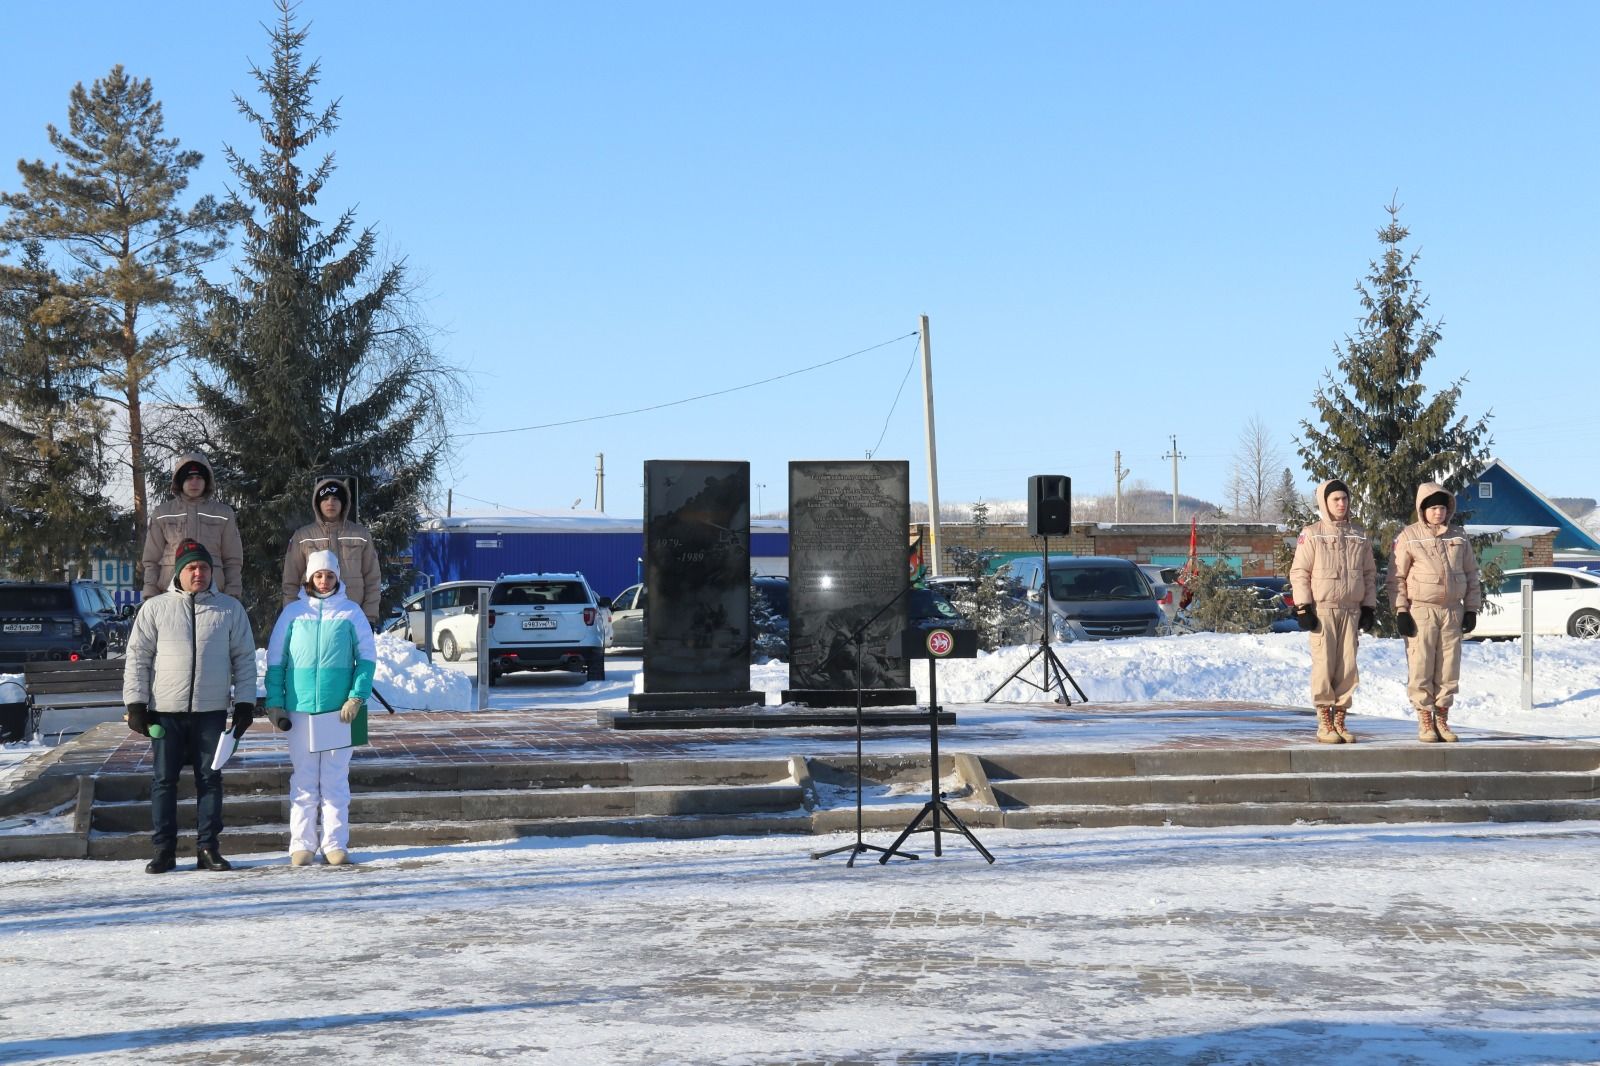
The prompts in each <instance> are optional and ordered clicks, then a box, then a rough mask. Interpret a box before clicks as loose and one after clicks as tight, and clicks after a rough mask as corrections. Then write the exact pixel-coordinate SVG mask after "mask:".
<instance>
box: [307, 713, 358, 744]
mask: <svg viewBox="0 0 1600 1066" xmlns="http://www.w3.org/2000/svg"><path fill="white" fill-rule="evenodd" d="M294 717H295V723H294V724H295V728H296V729H298V728H299V727H300V723H301V722H304V723H305V724H306V728H307V729H309V730H310V733H309V734H307V737H306V747H307V748H308V749H310V750H311V751H333V750H334V749H335V748H348V747H350V746H352V745H353V744H354V743H355V738H354V737H353V736H352V735H351V732H350V724H351V723H349V722H341V721H339V712H338V711H329V712H327V713H326V714H297V715H295V716H294Z"/></svg>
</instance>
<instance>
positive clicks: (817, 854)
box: [811, 584, 994, 868]
mask: <svg viewBox="0 0 1600 1066" xmlns="http://www.w3.org/2000/svg"><path fill="white" fill-rule="evenodd" d="M910 590H911V586H910V585H909V584H907V585H906V587H905V588H903V589H901V590H900V591H899V592H897V593H895V594H894V599H892V600H890V601H889V602H888V603H886V604H884V605H883V606H882V607H879V608H878V610H877V613H876V614H874V615H873V616H872V617H871V618H869V619H867V620H866V621H865V622H863V623H862V624H861V625H860V626H859V627H858V628H857V629H856V631H855V632H854V633H852V634H850V640H851V642H852V643H854V644H855V646H856V839H855V842H854V843H851V844H845V845H844V846H842V847H837V848H829V849H828V850H827V851H813V852H812V853H811V857H812V858H813V859H825V858H827V857H828V856H829V855H837V854H839V853H840V852H841V851H848V852H849V853H850V858H849V859H848V860H847V861H846V862H845V866H847V867H850V868H854V867H855V864H856V856H858V855H860V854H862V853H863V852H868V851H878V852H883V853H884V854H883V857H882V858H881V859H879V860H878V861H879V862H880V863H884V862H888V861H889V855H888V852H889V851H890V849H889V848H880V847H878V846H877V845H875V844H868V843H866V842H865V841H863V840H862V839H861V689H862V668H861V667H862V656H861V646H862V645H863V644H865V643H866V639H867V630H868V629H869V628H870V627H871V626H872V623H874V622H876V621H877V620H878V619H879V618H880V617H882V615H883V612H884V611H887V610H888V609H889V608H891V607H893V606H894V605H895V604H897V603H899V602H900V598H901V597H902V596H904V595H905V594H906V593H907V592H909V591H910ZM934 728H935V729H937V728H938V726H935V727H934ZM934 776H935V777H938V771H937V770H935V771H934ZM899 854H900V856H901V857H902V858H906V859H915V858H917V856H916V855H914V854H912V853H911V852H909V851H902V852H900V853H899ZM990 861H991V862H992V861H994V860H992V859H991V860H990Z"/></svg>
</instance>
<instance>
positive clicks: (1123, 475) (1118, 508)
mask: <svg viewBox="0 0 1600 1066" xmlns="http://www.w3.org/2000/svg"><path fill="white" fill-rule="evenodd" d="M1116 462H1117V470H1116V472H1117V502H1116V505H1115V508H1114V509H1113V511H1112V512H1111V520H1112V521H1113V522H1117V523H1119V524H1120V523H1121V522H1122V483H1123V481H1125V480H1126V479H1127V477H1128V475H1129V474H1131V473H1133V471H1132V470H1124V469H1122V453H1121V452H1118V453H1117V459H1116Z"/></svg>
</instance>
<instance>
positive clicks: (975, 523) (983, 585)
mask: <svg viewBox="0 0 1600 1066" xmlns="http://www.w3.org/2000/svg"><path fill="white" fill-rule="evenodd" d="M972 542H973V544H975V545H976V547H973V548H968V547H964V546H959V545H958V546H956V547H953V548H951V549H950V562H951V567H952V569H954V570H955V573H956V575H957V576H959V577H964V578H967V579H968V580H967V582H966V583H964V584H961V585H958V586H956V588H954V589H953V590H952V591H951V593H950V602H951V603H952V604H954V605H955V608H956V609H957V610H958V611H960V612H961V613H962V614H963V615H964V616H966V617H967V618H970V619H971V620H972V623H973V625H975V626H976V627H977V630H978V646H979V647H980V648H982V649H983V650H984V651H994V650H995V649H996V648H999V647H1001V646H1003V645H1005V644H1008V643H1026V642H1027V641H1028V640H1029V639H1030V634H1029V630H1030V629H1031V625H1030V623H1029V620H1028V612H1027V608H1026V607H1025V606H1024V605H1023V604H1022V603H1021V602H1020V601H1019V600H1018V599H1017V598H1016V597H1014V596H1012V595H1010V594H1009V589H1008V585H1009V584H1010V580H1011V568H1010V567H1009V566H1001V567H999V568H998V569H997V570H995V571H994V572H992V573H991V572H990V567H992V566H993V565H994V560H995V559H996V558H997V557H998V556H999V554H1000V553H999V552H998V551H996V550H995V548H994V547H993V546H992V545H991V544H990V543H989V505H988V504H987V503H984V502H983V501H981V500H980V501H979V502H978V503H976V504H974V505H973V507H972Z"/></svg>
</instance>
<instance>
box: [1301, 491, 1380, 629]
mask: <svg viewBox="0 0 1600 1066" xmlns="http://www.w3.org/2000/svg"><path fill="white" fill-rule="evenodd" d="M1331 484H1332V482H1331V481H1324V482H1323V483H1322V484H1320V485H1318V486H1317V511H1318V512H1319V513H1320V514H1321V515H1322V520H1321V521H1320V522H1313V523H1312V524H1311V525H1309V526H1307V527H1306V528H1305V529H1303V530H1301V531H1300V540H1299V542H1298V543H1297V544H1296V545H1295V549H1294V563H1293V564H1292V565H1291V566H1290V567H1289V582H1290V584H1291V585H1292V586H1293V587H1294V602H1295V603H1296V604H1301V603H1314V604H1316V606H1317V609H1318V610H1321V609H1322V608H1324V607H1346V608H1349V609H1351V610H1356V609H1359V608H1361V607H1376V606H1377V605H1378V564H1377V563H1376V562H1375V561H1374V560H1373V557H1372V544H1371V542H1370V541H1368V540H1367V534H1366V531H1365V530H1364V529H1362V528H1361V527H1360V526H1358V525H1356V524H1355V523H1354V522H1352V521H1351V520H1350V519H1348V518H1346V519H1345V520H1344V521H1343V522H1335V521H1334V520H1333V519H1332V518H1331V517H1330V516H1329V515H1328V500H1327V496H1328V486H1329V485H1331Z"/></svg>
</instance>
